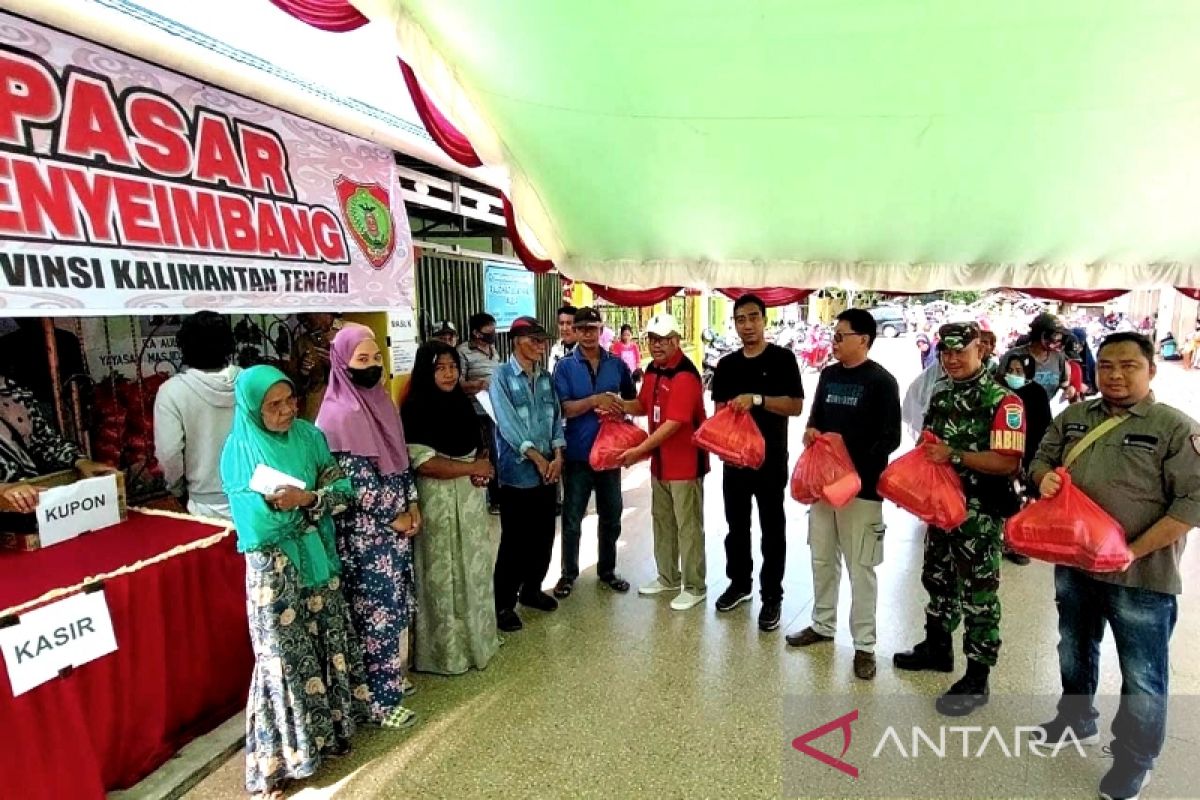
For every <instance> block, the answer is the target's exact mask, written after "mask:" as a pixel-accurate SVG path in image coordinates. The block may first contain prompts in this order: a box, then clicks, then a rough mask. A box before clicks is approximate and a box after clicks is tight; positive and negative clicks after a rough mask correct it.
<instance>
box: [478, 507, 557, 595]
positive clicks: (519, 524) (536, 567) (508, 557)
mask: <svg viewBox="0 0 1200 800" xmlns="http://www.w3.org/2000/svg"><path fill="white" fill-rule="evenodd" d="M557 504H558V491H557V489H555V484H549V485H542V486H536V487H534V488H532V489H517V488H514V487H512V486H501V487H500V552H499V554H498V555H497V556H496V572H495V575H494V576H493V586H494V591H495V595H496V610H497V611H505V610H508V609H511V608H514V607H515V606H516V604H517V597H518V596H519V595H520V594H521V593H525V594H536V593H538V592H540V591H541V590H542V581H544V580H545V579H546V573H547V572H549V570H550V554H551V551H553V550H554V524H555V519H556V517H557V515H556V513H555V511H556V509H555V506H556V505H557Z"/></svg>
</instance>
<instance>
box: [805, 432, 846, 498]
mask: <svg viewBox="0 0 1200 800" xmlns="http://www.w3.org/2000/svg"><path fill="white" fill-rule="evenodd" d="M861 491H862V480H860V479H859V477H858V473H857V472H855V471H854V462H853V461H851V460H850V452H849V451H848V450H847V449H846V442H845V441H844V440H843V439H842V435H841V434H840V433H822V434H820V435H819V436H817V438H816V439H815V440H814V441H813V443H812V444H810V445H809V446H808V447H806V448H804V452H803V453H801V454H800V458H798V459H797V460H796V468H795V469H793V470H792V499H794V500H795V501H796V502H798V503H806V504H809V505H811V504H812V503H815V502H817V501H818V500H824V501H825V502H827V503H829V505H831V506H833V507H834V508H842V507H843V506H846V505H848V504H849V503H850V501H851V500H853V499H854V498H855V497H857V496H858V493H859V492H861Z"/></svg>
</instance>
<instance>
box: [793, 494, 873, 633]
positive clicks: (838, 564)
mask: <svg viewBox="0 0 1200 800" xmlns="http://www.w3.org/2000/svg"><path fill="white" fill-rule="evenodd" d="M884 530H885V527H884V524H883V503H881V502H879V501H878V500H862V499H860V498H855V499H854V500H852V501H851V502H850V504H849V505H847V506H845V507H844V508H834V507H833V506H831V505H829V504H828V503H822V502H818V503H814V504H813V506H812V511H811V513H810V514H809V517H808V545H809V548H810V549H811V550H812V571H813V618H812V619H813V621H812V627H813V630H814V631H816V632H817V633H819V634H821V635H823V636H833V635H834V632H835V631H836V630H837V606H838V590H839V589H840V587H841V582H842V562H843V561H845V563H846V571H847V572H849V573H850V633H851V635H853V637H854V648H855V649H856V650H865V651H866V652H868V653H872V652H874V651H875V602H876V597H877V595H878V592H879V587H878V583H877V581H876V578H875V567H877V566H879V564H880V563H881V562H882V561H883V533H884Z"/></svg>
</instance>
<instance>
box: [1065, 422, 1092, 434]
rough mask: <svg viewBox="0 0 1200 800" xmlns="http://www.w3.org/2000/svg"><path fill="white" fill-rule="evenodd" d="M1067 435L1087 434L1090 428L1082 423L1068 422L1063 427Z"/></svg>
mask: <svg viewBox="0 0 1200 800" xmlns="http://www.w3.org/2000/svg"><path fill="white" fill-rule="evenodd" d="M1063 431H1064V432H1065V433H1087V431H1088V426H1087V425H1085V424H1083V423H1082V422H1068V423H1067V424H1066V425H1064V426H1063Z"/></svg>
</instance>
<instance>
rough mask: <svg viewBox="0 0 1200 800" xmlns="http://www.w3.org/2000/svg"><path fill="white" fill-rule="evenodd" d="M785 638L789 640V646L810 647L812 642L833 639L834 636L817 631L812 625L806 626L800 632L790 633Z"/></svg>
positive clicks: (816, 642) (830, 640)
mask: <svg viewBox="0 0 1200 800" xmlns="http://www.w3.org/2000/svg"><path fill="white" fill-rule="evenodd" d="M784 639H785V640H786V641H787V643H788V647H808V646H809V645H810V644H820V643H821V642H832V641H833V637H832V636H826V635H825V634H823V633H817V632H816V631H814V630H813V629H812V628H811V627H808V628H805V629H804V630H802V631H800V632H799V633H789V634H788V635H787V636H785V637H784Z"/></svg>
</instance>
